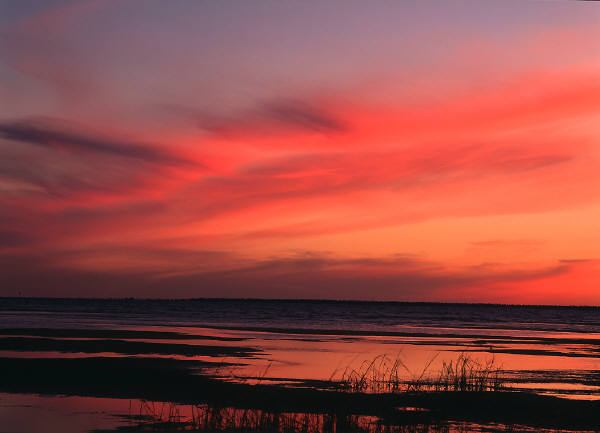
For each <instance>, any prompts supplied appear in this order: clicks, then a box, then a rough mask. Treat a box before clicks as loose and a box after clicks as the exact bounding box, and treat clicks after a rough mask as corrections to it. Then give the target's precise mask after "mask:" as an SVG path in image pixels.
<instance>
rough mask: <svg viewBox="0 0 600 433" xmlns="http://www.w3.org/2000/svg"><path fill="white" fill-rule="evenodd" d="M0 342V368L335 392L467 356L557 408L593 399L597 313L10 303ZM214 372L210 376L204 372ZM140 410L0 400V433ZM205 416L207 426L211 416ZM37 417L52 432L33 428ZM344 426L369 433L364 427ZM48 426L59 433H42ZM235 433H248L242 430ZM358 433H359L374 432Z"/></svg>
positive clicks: (120, 403)
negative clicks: (557, 400) (134, 363)
mask: <svg viewBox="0 0 600 433" xmlns="http://www.w3.org/2000/svg"><path fill="white" fill-rule="evenodd" d="M0 329H1V330H0V358H2V359H8V360H9V361H10V359H14V358H19V359H28V360H31V359H38V360H43V359H46V360H48V359H57V358H59V359H65V358H69V359H84V358H91V357H93V358H98V357H100V358H120V357H128V358H131V357H133V358H149V357H151V358H161V359H162V358H169V359H176V360H185V361H195V362H198V363H203V364H202V365H205V366H207V365H208V366H209V367H207V369H208V370H210V371H211V374H213V375H215V376H218V377H220V378H221V379H222V380H226V381H237V382H244V383H261V384H287V385H289V386H309V387H310V386H318V384H319V383H321V381H327V380H329V379H332V380H339V379H341V378H343V376H344V374H347V372H348V371H352V370H357V371H360V370H361V368H364V365H365V364H368V363H369V362H370V360H373V359H375V358H377V357H380V359H381V357H386V359H390V360H393V359H400V360H401V361H402V368H401V371H400V372H401V374H402V375H403V377H404V378H405V379H406V380H407V381H410V380H413V379H415V378H423V377H427V376H432V377H434V376H436V375H437V374H438V372H439V370H440V369H441V368H442V367H443V365H444V363H446V364H447V363H449V362H453V361H455V360H456V359H457V358H458V357H461V356H463V357H464V356H468V357H470V358H471V359H473V360H474V362H478V363H481V364H486V365H488V364H491V365H493V368H494V369H497V370H498V371H499V372H500V374H501V376H502V381H503V386H505V387H506V388H507V389H511V390H525V391H528V392H533V393H538V394H548V395H555V396H560V397H563V398H569V399H588V400H592V399H599V398H600V309H598V308H575V307H528V306H499V305H463V304H411V303H370V302H321V301H256V300H252V301H250V300H176V301H175V300H174V301H170V300H129V299H128V300H60V299H14V298H12V299H0ZM160 333H163V334H160ZM169 333H171V334H169ZM7 362H8V361H7ZM217 363H220V364H219V366H218V368H217V367H215V368H212V369H211V368H210V366H211V365H213V364H214V365H216V364H217ZM223 364H224V365H223ZM0 386H1V382H0ZM1 391H2V389H0V392H1ZM144 404H145V403H143V402H142V401H139V400H127V399H125V400H119V399H117V400H114V399H93V398H80V397H68V398H60V397H48V396H43V397H42V396H37V395H36V394H32V393H16V394H15V393H14V392H11V393H9V394H1V395H0V432H5V433H8V432H10V433H16V432H38V431H40V432H41V431H65V432H87V431H93V430H102V429H109V428H118V426H119V425H120V424H119V423H123V422H124V420H126V421H127V422H128V423H131V422H133V421H132V418H131V412H132V409H131V407H132V405H133V407H134V409H133V412H136V411H137V412H139V411H142V412H143V411H147V410H150V409H148V407H145V406H144ZM156 404H158V403H156ZM161 404H162V405H166V404H168V403H165V402H163V403H161ZM161 407H162V406H161ZM153 410H156V411H158V409H153ZM164 410H166V409H164V407H163V409H162V410H161V411H160V412H161V413H160V414H159V415H160V416H163V413H162V412H163V411H164ZM173 410H175V409H171V411H173ZM176 410H177V411H180V412H181V413H184V412H185V413H186V414H187V415H186V416H187V417H188V418H189V419H193V420H196V418H197V417H198V413H197V412H196V413H194V412H193V411H194V409H189V408H188V409H185V407H180V408H177V409H176ZM190 410H191V411H192V412H190ZM195 410H196V411H198V410H208V409H206V408H205V409H202V408H199V407H196V409H195ZM211 410H212V409H211ZM220 410H225V409H223V408H221V409H220ZM228 410H229V412H227V413H226V414H225V415H227V416H228V417H229V419H230V420H231V419H237V418H240V417H241V418H242V421H240V422H246V421H247V420H246V421H243V420H244V419H246V418H244V417H247V416H248V415H247V414H246V415H243V416H242V415H240V414H237V413H236V412H235V411H236V409H234V408H230V409H228ZM186 411H187V412H186ZM210 413H211V414H212V415H211V416H215V417H217V418H215V419H222V418H223V417H224V416H225V415H223V414H220V413H219V414H217V415H215V414H214V413H213V412H210ZM202 414H203V416H204V418H206V419H208V418H207V416H208V415H206V414H205V413H204V412H203V413H202ZM138 415H139V414H138ZM145 415H146V417H147V416H148V414H145ZM44 416H47V417H50V418H52V420H53V421H52V423H54V424H52V423H50V424H48V422H47V423H44V422H42V421H41V420H43V419H44ZM182 416H183V415H182ZM255 416H259V415H256V414H255ZM261 416H262V418H261V419H267V418H268V417H265V415H261ZM270 416H271V417H273V416H274V415H270ZM277 416H284V415H282V414H278V415H277ZM286 416H288V417H291V418H289V419H287V418H286V419H285V420H287V421H285V420H283V421H282V420H280V419H278V418H277V419H275V418H272V419H273V420H274V421H273V422H276V423H277V425H279V424H281V423H283V422H291V421H290V419H294V420H295V419H296V418H294V417H298V416H300V415H298V414H296V415H294V414H292V415H289V414H288V415H286ZM204 418H203V419H204ZM186 419H187V418H186ZM269 419H271V418H269ZM231 422H233V421H231ZM294 422H295V421H294ZM302 422H304V423H307V422H309V421H307V420H306V419H305V420H304V421H302ZM310 422H313V423H317V424H318V423H321V424H323V425H325V424H327V423H328V422H330V420H328V419H326V418H323V417H321V418H319V417H316V418H315V417H313V418H311V421H310ZM353 422H355V424H356V423H359V424H360V423H362V424H360V425H362V426H363V427H364V426H365V425H367V426H369V425H373V426H376V423H373V420H369V419H368V418H365V419H356V420H354V421H353ZM48 425H56V426H60V428H58V430H44V429H45V428H47V426H48ZM196 427H198V426H196ZM236 428H237V429H238V430H239V429H241V430H246V431H249V430H250V428H249V427H248V426H243V425H242V426H238V427H236ZM369 428H370V429H371V430H369ZM369 428H367V429H366V430H364V429H363V430H364V431H376V429H375V430H373V429H374V428H375V427H369ZM429 428H430V430H427V431H498V430H500V431H502V430H501V429H500V428H499V427H498V426H496V427H494V428H492V427H490V426H478V425H475V424H462V425H460V424H446V425H443V426H435V427H432V426H430V427H429ZM434 428H437V429H438V430H435V429H434ZM513 428H514V426H513ZM520 428H521V429H523V430H526V428H525V427H520ZM440 429H441V430H440ZM216 430H218V429H216ZM259 430H260V429H259ZM322 430H323V428H321V431H322ZM204 431H208V429H204ZM314 431H318V429H317V430H314ZM398 431H400V430H398ZM402 431H409V430H402ZM415 431H417V430H415ZM423 431H424V430H423ZM513 431H514V430H513ZM533 431H535V430H533Z"/></svg>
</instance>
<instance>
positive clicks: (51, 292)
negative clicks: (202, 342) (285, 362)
mask: <svg viewBox="0 0 600 433" xmlns="http://www.w3.org/2000/svg"><path fill="white" fill-rule="evenodd" d="M0 295H4V296H15V295H23V296H78V297H89V296H93V297H125V296H135V297H205V296H209V297H244V298H245V297H269V298H319V299H322V298H328V299H365V300H407V301H465V302H502V303H535V304H587V305H590V304H594V305H600V3H594V2H569V1H524V0H518V1H506V0H498V1H477V0H473V1H458V0H457V1H422V0H418V1H417V0H413V1H385V0H382V1H379V2H366V1H348V0H343V1H342V0H340V1H323V2H310V1H308V2H301V1H186V0H177V1H169V2H165V1H159V0H146V1H123V2H117V1H96V0H92V1H76V2H69V1H27V2H22V1H4V2H1V3H0Z"/></svg>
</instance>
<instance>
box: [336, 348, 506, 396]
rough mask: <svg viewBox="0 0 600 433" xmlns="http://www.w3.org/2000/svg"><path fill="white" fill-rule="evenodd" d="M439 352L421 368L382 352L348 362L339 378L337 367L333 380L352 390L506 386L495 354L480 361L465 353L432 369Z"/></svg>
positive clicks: (477, 389)
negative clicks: (356, 363) (356, 362)
mask: <svg viewBox="0 0 600 433" xmlns="http://www.w3.org/2000/svg"><path fill="white" fill-rule="evenodd" d="M437 356H438V355H436V356H434V357H433V358H431V359H430V360H429V361H428V362H427V363H426V364H425V365H424V367H423V369H422V370H421V371H419V372H416V373H415V372H413V371H411V370H410V369H409V368H408V367H407V365H406V364H405V363H404V361H402V358H401V356H400V354H398V355H396V357H393V358H392V357H390V356H388V355H386V354H383V355H378V356H376V357H375V358H373V359H372V360H370V361H364V362H363V363H362V364H361V365H360V366H359V367H358V368H352V367H350V366H347V367H346V368H345V369H344V370H343V371H342V373H341V376H340V377H339V379H336V378H335V377H336V375H337V373H338V371H337V370H336V371H335V372H334V373H333V374H332V376H331V378H330V380H332V381H334V382H336V383H337V385H338V386H339V388H340V389H343V390H346V391H350V392H369V393H397V392H431V391H437V392H441V391H462V392H484V391H500V390H502V389H504V380H503V378H502V375H501V372H502V369H501V368H500V366H499V365H498V364H497V363H496V361H495V359H494V358H491V359H488V360H486V361H483V362H482V361H479V360H477V359H475V358H473V357H471V356H469V355H468V354H465V353H461V354H460V355H459V356H458V357H457V358H456V359H455V360H452V361H449V362H446V361H444V362H443V363H442V366H441V368H440V370H439V371H438V372H437V373H436V372H432V371H431V366H432V364H433V363H434V361H435V360H436V358H437Z"/></svg>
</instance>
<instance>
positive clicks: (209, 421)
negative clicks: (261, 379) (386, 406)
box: [128, 401, 492, 433]
mask: <svg viewBox="0 0 600 433" xmlns="http://www.w3.org/2000/svg"><path fill="white" fill-rule="evenodd" d="M138 409H139V410H138V411H137V413H132V414H131V416H130V417H129V421H130V424H129V426H128V431H163V432H171V431H193V432H268V433H344V432H356V433H404V432H406V433H409V432H410V433H412V432H414V433H416V432H423V433H426V432H427V433H428V432H431V433H462V432H473V431H492V430H489V429H486V430H482V426H478V425H475V424H471V423H469V424H466V423H462V424H457V423H447V422H441V421H440V422H437V423H432V422H427V423H424V422H414V423H410V424H405V425H397V424H396V425H394V424H388V423H385V422H384V421H383V420H381V419H379V418H377V417H373V416H364V415H351V414H325V413H298V412H272V411H266V410H261V409H239V408H233V407H218V406H209V405H197V406H196V405H190V406H182V405H176V404H172V403H154V402H145V401H142V402H140V403H139V406H138ZM416 409H418V408H416ZM407 412H414V413H415V414H419V413H420V412H421V411H419V410H414V411H407Z"/></svg>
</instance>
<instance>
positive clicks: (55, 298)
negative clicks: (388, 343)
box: [0, 296, 600, 309]
mask: <svg viewBox="0 0 600 433" xmlns="http://www.w3.org/2000/svg"><path fill="white" fill-rule="evenodd" d="M14 299H16V300H53V301H167V302H181V301H210V302H215V301H217V302H224V301H225V302H227V301H238V302H239V301H241V302H289V303H291V302H313V303H317V302H321V303H368V304H413V305H414V304H420V305H463V306H465V305H468V306H496V307H530V308H595V309H598V308H600V305H581V304H511V303H498V302H457V301H407V300H404V301H402V300H377V299H371V300H366V299H317V298H295V299H291V298H261V297H247V298H242V297H239V298H238V297H230V298H228V297H194V298H153V297H135V296H123V297H75V296H0V300H14Z"/></svg>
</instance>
